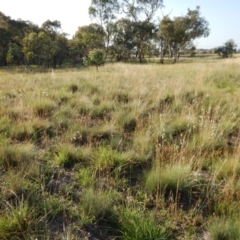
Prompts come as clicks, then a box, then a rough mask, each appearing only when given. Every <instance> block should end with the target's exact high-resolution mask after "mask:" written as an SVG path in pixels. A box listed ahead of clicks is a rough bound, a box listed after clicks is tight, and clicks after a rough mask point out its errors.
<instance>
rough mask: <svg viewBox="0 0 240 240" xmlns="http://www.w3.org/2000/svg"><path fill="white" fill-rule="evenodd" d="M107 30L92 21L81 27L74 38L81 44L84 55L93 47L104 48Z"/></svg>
mask: <svg viewBox="0 0 240 240" xmlns="http://www.w3.org/2000/svg"><path fill="white" fill-rule="evenodd" d="M104 37H105V32H104V29H103V28H102V26H101V25H99V24H96V23H92V24H89V25H87V26H82V27H79V28H78V30H77V32H76V33H75V36H74V37H73V39H74V40H75V41H77V42H78V44H79V46H81V51H82V54H83V56H86V55H87V53H88V52H89V51H91V50H93V49H104V48H105V45H104Z"/></svg>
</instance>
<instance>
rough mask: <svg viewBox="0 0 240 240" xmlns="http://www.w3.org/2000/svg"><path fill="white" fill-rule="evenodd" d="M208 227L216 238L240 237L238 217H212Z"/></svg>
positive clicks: (216, 239) (233, 238)
mask: <svg viewBox="0 0 240 240" xmlns="http://www.w3.org/2000/svg"><path fill="white" fill-rule="evenodd" d="M208 229H209V232H210V234H211V237H212V238H213V239H214V240H222V239H231V240H237V239H239V238H240V221H239V218H237V217H231V218H227V217H222V218H216V217H215V218H212V219H211V221H210V223H209V226H208Z"/></svg>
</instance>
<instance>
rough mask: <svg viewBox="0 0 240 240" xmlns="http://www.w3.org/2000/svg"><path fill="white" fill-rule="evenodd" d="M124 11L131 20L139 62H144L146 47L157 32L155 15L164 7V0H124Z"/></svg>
mask: <svg viewBox="0 0 240 240" xmlns="http://www.w3.org/2000/svg"><path fill="white" fill-rule="evenodd" d="M121 2H122V5H121V6H122V11H123V12H124V13H125V14H126V18H127V19H128V20H130V25H131V29H132V39H133V42H134V44H135V48H136V56H137V57H138V58H139V62H140V63H141V62H143V58H144V49H147V48H148V47H147V45H148V44H149V43H150V41H151V40H152V38H153V37H154V34H155V33H156V30H155V25H154V16H155V13H156V11H157V10H159V9H160V8H162V7H163V4H162V2H163V1H162V0H138V1H136V0H122V1H121Z"/></svg>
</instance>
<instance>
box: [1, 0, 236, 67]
mask: <svg viewBox="0 0 240 240" xmlns="http://www.w3.org/2000/svg"><path fill="white" fill-rule="evenodd" d="M163 7H164V6H163V1H162V0H91V5H90V6H89V15H90V17H91V18H92V20H94V23H91V24H89V25H87V26H80V27H79V28H78V29H77V30H76V33H75V34H74V36H73V37H72V38H71V39H70V38H67V34H65V33H64V32H62V29H61V22H60V21H58V20H55V21H50V20H46V21H45V22H44V23H43V24H42V25H41V26H40V27H39V26H37V25H35V24H33V23H32V22H30V21H24V20H21V19H18V20H13V19H11V18H10V17H9V16H6V15H4V14H3V13H1V12H0V66H3V65H7V64H16V65H19V64H37V65H39V66H41V67H53V68H55V67H57V66H61V65H62V63H63V62H64V61H68V62H70V63H72V64H73V65H76V64H77V63H83V57H86V56H88V55H89V52H91V51H94V50H95V49H98V50H99V49H100V50H102V51H103V52H104V57H105V59H104V60H107V59H111V61H112V60H117V61H120V60H124V61H128V60H130V59H135V60H137V61H139V62H140V63H141V62H144V61H145V59H146V56H153V55H154V56H159V55H160V59H161V61H162V62H163V57H164V55H165V54H166V53H167V52H168V53H169V54H168V55H169V56H170V57H173V58H174V61H176V60H177V58H178V56H179V55H180V53H181V51H183V50H185V49H190V48H193V47H194V44H193V41H194V40H195V39H196V38H200V37H207V36H208V35H209V33H210V30H209V24H208V22H207V20H206V19H205V18H204V17H202V16H201V14H200V7H196V9H193V10H190V9H188V11H187V14H186V15H185V16H176V17H173V18H170V17H169V16H163V18H162V19H161V20H159V16H160V15H159V14H160V10H161V9H162V8H163ZM157 19H158V20H159V21H157ZM224 47H225V49H228V54H229V55H231V54H232V53H233V52H234V49H235V45H234V44H233V43H231V42H228V43H227V45H225V46H224Z"/></svg>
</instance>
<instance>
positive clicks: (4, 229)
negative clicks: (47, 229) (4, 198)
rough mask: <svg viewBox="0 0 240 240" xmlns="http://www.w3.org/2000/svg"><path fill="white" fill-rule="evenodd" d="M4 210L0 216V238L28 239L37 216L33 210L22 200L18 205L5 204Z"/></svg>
mask: <svg viewBox="0 0 240 240" xmlns="http://www.w3.org/2000/svg"><path fill="white" fill-rule="evenodd" d="M5 207H6V212H2V213H1V216H0V238H1V239H14V238H16V237H17V238H21V239H28V238H30V236H31V235H32V234H34V230H35V228H36V225H37V224H36V222H37V221H36V220H35V221H32V219H35V218H36V217H37V216H35V215H34V210H33V209H31V208H30V207H28V205H27V204H26V203H24V202H21V203H20V204H19V206H16V207H14V206H11V205H10V204H6V206H5Z"/></svg>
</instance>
